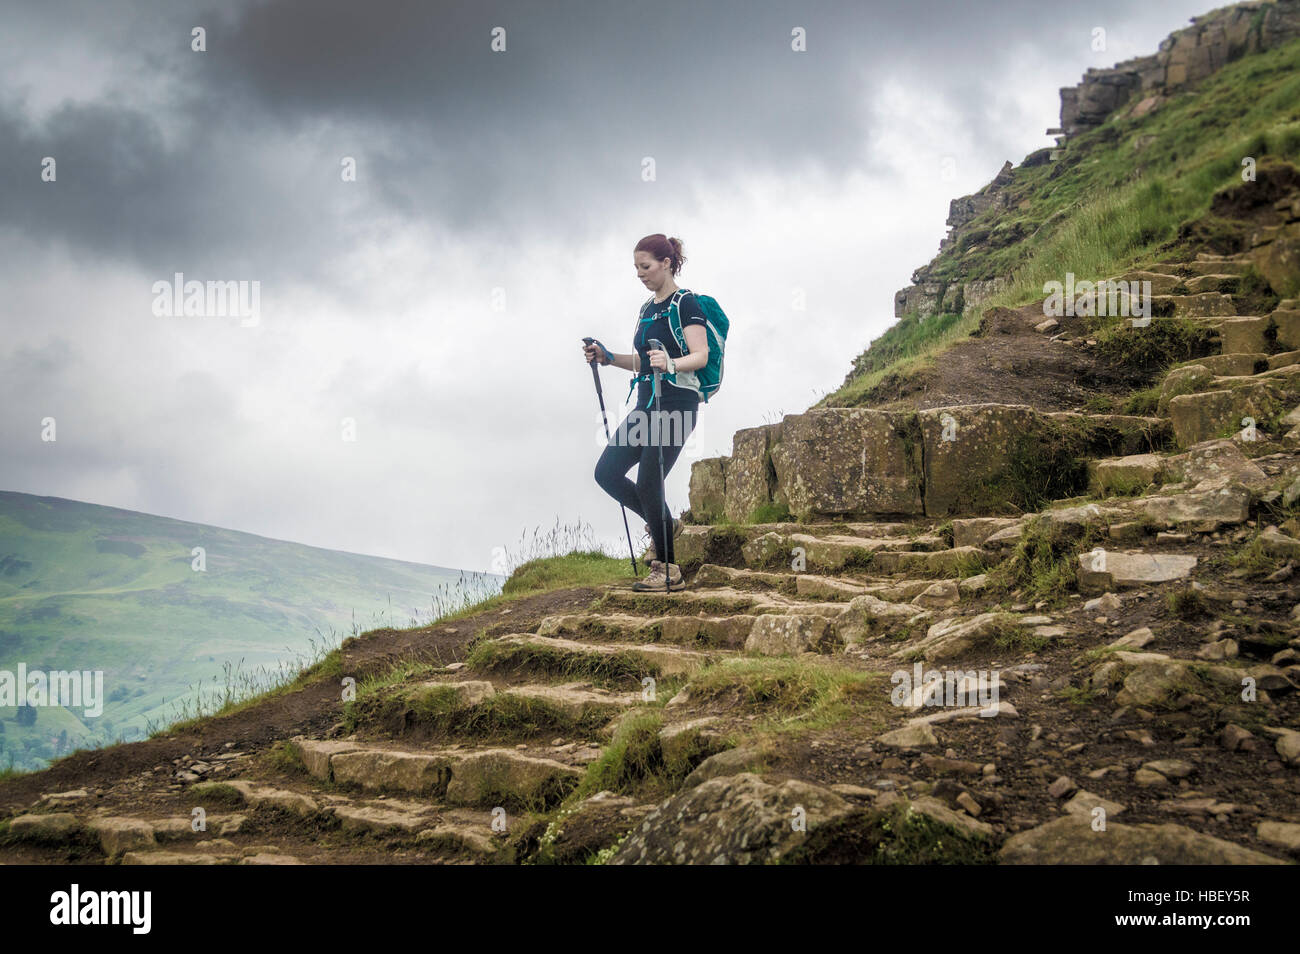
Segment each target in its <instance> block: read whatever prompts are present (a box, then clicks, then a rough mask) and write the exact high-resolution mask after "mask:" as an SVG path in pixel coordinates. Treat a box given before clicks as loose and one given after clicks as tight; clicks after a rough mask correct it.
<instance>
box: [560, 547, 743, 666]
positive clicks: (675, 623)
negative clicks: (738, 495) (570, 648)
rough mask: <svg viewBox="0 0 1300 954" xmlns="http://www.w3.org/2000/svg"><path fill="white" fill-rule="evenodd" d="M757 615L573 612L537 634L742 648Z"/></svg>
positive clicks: (585, 638) (583, 638)
mask: <svg viewBox="0 0 1300 954" xmlns="http://www.w3.org/2000/svg"><path fill="white" fill-rule="evenodd" d="M709 565H711V564H709ZM755 619H757V615H755V614H739V615H732V616H650V617H647V616H631V615H628V614H621V613H620V614H614V613H611V614H603V615H602V614H599V613H574V614H568V615H563V616H548V617H546V618H545V619H543V620H542V622H541V625H539V626H538V628H537V635H538V636H565V637H569V638H573V639H582V640H587V639H615V640H617V639H628V638H634V639H645V640H646V641H648V642H664V643H676V644H678V645H683V646H709V647H715V646H716V647H720V648H724V649H739V648H740V647H741V646H743V645H744V644H745V639H746V638H747V637H748V636H749V630H750V628H751V627H752V626H753V623H754V620H755Z"/></svg>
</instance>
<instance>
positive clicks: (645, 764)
mask: <svg viewBox="0 0 1300 954" xmlns="http://www.w3.org/2000/svg"><path fill="white" fill-rule="evenodd" d="M663 726H664V714H663V711H662V710H661V709H650V708H647V709H639V710H634V711H632V712H629V713H628V714H627V715H626V716H624V717H623V718H622V719H620V720H619V725H618V728H617V730H615V732H614V738H613V739H612V740H611V741H610V743H609V745H607V746H605V748H604V749H603V750H602V751H601V753H600V758H598V759H597V760H596V761H594V762H592V763H591V764H590V765H588V766H587V774H586V775H584V776H583V778H582V780H581V781H580V782H579V783H578V787H577V789H576V790H575V792H574V798H579V799H580V798H586V797H588V796H589V795H594V794H595V793H596V792H601V791H606V790H608V791H611V792H630V791H636V790H639V789H641V788H642V787H643V786H649V787H652V788H668V787H669V786H668V782H669V780H668V779H667V778H665V777H664V776H665V775H666V774H667V772H668V766H667V765H666V764H665V762H664V756H663V747H662V746H661V745H660V743H659V732H660V730H661V729H662V728H663ZM678 769H679V770H680V766H679V767H678ZM681 777H682V778H684V777H685V775H682V776H681ZM678 781H680V779H678ZM674 787H675V786H674Z"/></svg>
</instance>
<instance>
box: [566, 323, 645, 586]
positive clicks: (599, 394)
mask: <svg viewBox="0 0 1300 954" xmlns="http://www.w3.org/2000/svg"><path fill="white" fill-rule="evenodd" d="M595 340H596V339H595V338H583V339H582V343H583V344H585V345H587V347H591V344H592V342H593V341H595ZM588 364H590V365H591V379H592V380H593V381H595V382H596V400H598V401H600V419H601V421H602V422H603V423H604V425H605V440H606V442H608V441H609V418H607V417H606V416H605V393H604V392H603V391H602V390H601V389H600V371H599V370H598V369H597V368H596V360H595V359H594V358H593V359H592V360H591V361H589V362H588ZM662 469H663V468H662V467H661V468H660V470H662ZM618 506H619V509H620V510H622V511H623V530H624V531H625V532H626V533H627V552H628V553H629V554H630V555H631V557H632V575H633V576H636V575H637V574H636V550H635V549H633V547H632V531H631V530H630V529H629V528H628V525H627V507H625V506H623V504H622V503H620V504H619V505H618Z"/></svg>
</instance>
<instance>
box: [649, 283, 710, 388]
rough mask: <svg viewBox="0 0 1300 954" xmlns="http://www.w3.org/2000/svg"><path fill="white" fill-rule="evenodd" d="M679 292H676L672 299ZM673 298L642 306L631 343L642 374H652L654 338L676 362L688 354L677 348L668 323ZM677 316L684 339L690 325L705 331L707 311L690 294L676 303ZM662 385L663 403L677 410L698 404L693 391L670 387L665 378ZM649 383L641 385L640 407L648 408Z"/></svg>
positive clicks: (661, 381)
mask: <svg viewBox="0 0 1300 954" xmlns="http://www.w3.org/2000/svg"><path fill="white" fill-rule="evenodd" d="M675 294H677V292H673V295H675ZM673 295H669V296H668V297H667V298H665V299H664V300H663V301H658V302H657V301H655V300H654V299H653V298H652V299H651V300H650V301H648V302H646V303H645V304H644V305H642V306H641V314H640V316H639V317H638V318H637V325H636V334H635V335H634V336H633V339H632V346H633V348H635V349H636V353H637V354H638V355H640V358H641V364H640V368H641V369H642V370H643V371H647V372H648V371H650V370H651V368H650V358H649V357H648V355H647V352H648V351H649V350H650V345H649V343H648V342H649V341H650V339H652V338H658V339H659V340H660V341H661V342H663V346H664V350H665V351H667V352H668V356H669V357H670V358H672V359H673V360H674V361H676V360H677V359H678V358H682V357H684V356H685V355H686V354H687V353H688V352H686V351H683V350H682V349H681V348H679V347H678V346H677V339H676V338H674V337H673V331H672V326H671V325H670V324H669V323H668V312H669V309H670V308H671V307H672V303H673ZM677 316H678V318H680V319H681V323H682V337H683V338H685V336H686V327H687V326H688V325H700V326H701V327H703V325H704V324H705V321H704V311H703V309H701V308H700V303H699V302H698V301H696V300H695V296H694V295H692V294H691V293H690V292H687V293H686V294H684V295H682V297H681V299H680V300H679V301H678V302H677ZM659 380H660V383H661V384H662V385H663V396H662V397H663V402H664V403H665V404H667V403H672V404H675V405H676V406H681V405H683V404H698V403H699V400H700V397H699V395H698V394H696V393H695V392H694V391H692V390H691V389H690V388H684V387H679V386H678V385H675V384H673V383H671V382H670V381H669V380H668V379H667V378H666V377H663V378H660V379H659ZM650 389H651V382H650V381H648V380H647V381H642V382H640V385H639V387H638V388H637V407H645V406H646V401H647V400H648V399H649V398H650Z"/></svg>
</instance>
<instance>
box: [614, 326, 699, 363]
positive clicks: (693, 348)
mask: <svg viewBox="0 0 1300 954" xmlns="http://www.w3.org/2000/svg"><path fill="white" fill-rule="evenodd" d="M682 333H683V334H684V335H685V336H686V352H687V353H686V354H684V355H683V356H682V357H680V358H678V359H677V360H676V361H675V362H674V366H675V367H676V368H677V370H678V371H697V370H699V369H700V368H702V367H704V366H705V365H706V364H708V363H709V333H708V332H707V331H705V329H704V326H703V325H687V326H686V327H685V328H683V329H682ZM648 354H649V355H650V365H651V367H655V368H658V369H659V370H660V371H667V370H668V356H667V355H666V354H664V352H662V351H650V352H648ZM618 357H621V355H620V356H618ZM632 357H634V358H635V357H636V356H635V355H633V356H632ZM620 367H621V365H620Z"/></svg>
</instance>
